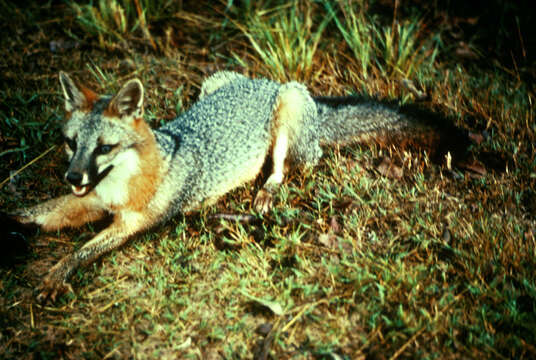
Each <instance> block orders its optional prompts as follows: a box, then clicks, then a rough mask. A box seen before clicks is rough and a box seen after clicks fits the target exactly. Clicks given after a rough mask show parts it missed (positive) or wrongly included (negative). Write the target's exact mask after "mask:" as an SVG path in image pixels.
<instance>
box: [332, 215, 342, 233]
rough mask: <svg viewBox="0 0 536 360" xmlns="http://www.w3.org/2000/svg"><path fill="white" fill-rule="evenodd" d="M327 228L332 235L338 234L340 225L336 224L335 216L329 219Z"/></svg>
mask: <svg viewBox="0 0 536 360" xmlns="http://www.w3.org/2000/svg"><path fill="white" fill-rule="evenodd" d="M329 226H330V228H331V231H333V233H334V234H338V233H340V232H341V230H342V228H341V225H340V224H339V223H338V222H337V217H336V216H332V217H331V219H330V220H329Z"/></svg>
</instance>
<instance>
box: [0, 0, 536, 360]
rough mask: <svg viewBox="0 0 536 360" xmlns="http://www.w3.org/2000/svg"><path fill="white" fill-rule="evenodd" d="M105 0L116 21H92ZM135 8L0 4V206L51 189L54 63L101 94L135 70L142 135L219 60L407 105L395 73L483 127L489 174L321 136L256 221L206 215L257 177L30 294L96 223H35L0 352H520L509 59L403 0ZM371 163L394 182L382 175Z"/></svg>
mask: <svg viewBox="0 0 536 360" xmlns="http://www.w3.org/2000/svg"><path fill="white" fill-rule="evenodd" d="M111 4H116V5H113V6H117V7H120V8H121V9H123V13H124V17H125V19H124V22H125V25H124V27H121V26H119V25H120V23H119V25H118V24H117V23H116V22H115V20H114V19H115V17H114V15H113V13H112V15H111V16H110V17H108V18H106V17H105V15H104V14H105V13H106V12H107V11H108V12H109V11H110V10H111V8H112V5H111ZM139 4H140V7H141V9H142V10H143V21H145V25H142V20H141V18H140V15H139V13H138V12H137V10H136V7H135V3H134V2H123V1H115V2H104V1H103V2H96V1H95V2H90V3H83V4H74V2H67V3H55V2H51V3H45V4H34V5H32V6H29V7H26V8H18V7H17V6H15V5H11V4H7V3H6V4H1V9H2V12H3V14H4V19H3V20H4V21H3V22H2V25H0V26H5V27H6V29H7V28H11V29H18V30H17V31H14V32H13V31H12V33H13V35H12V36H6V37H3V38H2V39H1V40H0V46H1V48H2V50H3V51H4V54H5V56H3V57H2V58H0V66H1V67H2V69H4V70H5V71H4V74H3V77H4V80H3V81H2V82H0V100H1V101H0V104H1V105H0V129H1V131H0V161H2V164H3V166H2V168H1V169H0V181H3V180H4V179H9V176H10V173H11V172H12V171H14V170H17V169H20V168H22V167H24V166H25V165H28V164H31V165H29V166H28V167H26V168H25V169H24V170H23V171H21V172H20V173H19V174H18V175H17V176H16V177H15V178H14V179H11V180H8V182H7V183H6V184H5V185H3V186H2V187H1V188H0V199H1V200H0V203H1V204H2V209H3V210H11V209H14V208H16V207H18V206H27V205H30V204H34V203H37V202H39V201H42V200H44V199H47V198H50V197H52V196H56V195H58V194H61V193H65V192H67V189H65V186H64V185H63V180H62V176H63V172H64V169H65V163H64V161H63V152H62V149H61V136H60V128H61V122H62V120H61V119H62V117H63V112H62V109H63V100H62V97H61V94H60V89H59V83H58V79H57V72H58V70H60V69H61V70H65V71H67V72H69V73H70V74H72V75H73V77H75V78H77V79H79V80H80V81H81V82H83V83H84V84H86V85H87V86H89V87H91V88H93V89H95V90H97V91H100V92H112V91H116V90H117V89H119V88H120V86H121V84H122V83H123V82H124V81H125V80H126V79H128V78H131V77H134V76H136V77H139V78H140V79H141V80H142V82H143V83H144V85H145V87H146V108H145V109H146V115H147V121H149V123H151V125H154V126H158V125H160V124H161V123H164V122H166V121H169V120H171V119H172V118H173V117H174V116H176V115H177V113H180V112H181V111H184V110H185V109H187V108H188V107H189V106H190V105H191V104H192V103H193V102H194V101H195V99H196V96H197V94H198V92H199V88H200V83H201V81H202V79H203V78H204V77H205V76H207V75H209V74H210V73H211V72H213V71H215V70H216V69H233V70H238V71H241V72H243V73H247V74H249V75H252V76H256V77H259V76H268V77H270V78H273V79H276V80H281V81H288V80H299V81H303V82H305V83H306V84H307V86H308V87H309V88H310V89H311V92H313V93H314V94H334V95H343V94H348V93H356V92H366V93H368V94H371V95H375V96H380V97H388V98H399V99H402V100H403V101H405V102H412V101H416V100H415V98H414V96H413V94H412V93H410V92H409V91H408V90H407V89H406V88H405V87H404V86H403V84H402V83H401V82H400V80H403V79H408V80H410V81H412V82H413V83H414V84H415V86H416V87H417V88H418V89H419V90H422V91H423V92H425V93H426V95H427V97H426V99H425V100H424V101H423V105H424V106H426V107H428V108H430V109H432V110H434V111H437V112H440V113H442V114H447V115H450V116H452V117H453V118H454V119H455V121H456V123H457V125H459V126H461V127H464V128H466V129H469V130H470V131H472V132H474V133H476V134H482V138H483V140H482V142H481V143H480V144H475V145H474V149H473V153H474V154H475V155H476V156H477V158H479V159H480V161H481V162H482V163H483V164H484V167H485V168H486V173H485V174H483V175H481V174H478V173H474V172H471V171H468V170H464V169H453V170H450V169H448V168H447V166H446V165H445V164H433V163H431V162H430V161H429V160H428V158H427V156H426V154H422V153H418V152H406V153H404V152H402V151H398V150H396V149H385V148H380V147H377V146H374V145H356V146H350V147H341V148H326V149H325V154H326V155H325V157H324V158H323V159H322V161H321V163H320V164H319V166H318V167H317V168H315V169H313V170H310V169H309V170H307V169H292V170H291V171H290V172H289V174H288V176H287V178H286V181H285V184H284V186H282V188H281V190H280V191H279V193H278V194H277V199H276V207H275V209H274V210H273V211H272V212H271V213H270V214H268V215H267V216H265V217H264V218H262V219H259V221H257V222H254V223H252V224H237V223H234V222H229V221H223V220H214V219H213V215H215V214H219V213H236V214H244V213H246V214H249V213H253V211H252V210H251V203H252V199H253V198H254V196H255V194H256V191H257V190H258V189H259V186H260V182H259V181H257V182H255V183H252V184H248V185H246V186H243V187H241V188H239V189H236V190H235V191H233V192H232V193H230V194H228V195H226V196H225V197H223V198H222V199H221V200H220V201H219V202H218V203H217V204H216V205H214V206H213V207H209V208H205V209H202V210H201V211H200V212H198V213H194V214H187V215H185V216H179V217H177V218H175V219H173V220H172V221H171V222H169V223H168V224H166V225H165V226H162V227H159V228H156V229H153V230H152V231H150V232H148V233H146V234H142V235H139V236H137V237H135V238H134V239H132V241H131V242H130V243H129V244H128V245H127V246H125V247H123V248H122V249H120V250H117V251H114V252H113V253H111V254H109V255H106V256H105V257H103V259H102V260H100V261H98V262H96V263H95V264H93V265H91V266H89V267H88V268H86V269H81V270H79V271H78V272H77V273H76V274H75V276H74V277H73V279H72V284H73V286H74V289H75V293H74V294H67V295H65V296H63V297H61V298H60V299H59V300H58V301H57V302H56V303H54V304H47V305H46V306H43V305H39V304H38V303H37V302H36V301H35V295H36V294H35V291H34V289H35V288H36V287H37V286H38V285H39V284H40V282H41V280H42V277H43V274H45V273H46V271H47V269H48V268H49V267H50V266H52V265H53V264H54V263H56V262H57V261H58V259H59V258H61V257H62V256H64V255H65V254H67V253H70V252H72V251H73V250H74V249H75V248H78V247H80V246H81V245H82V244H83V243H84V242H85V241H87V240H88V239H90V238H91V237H92V236H93V235H94V234H95V233H96V231H97V229H95V228H94V227H92V226H85V227H83V228H82V229H79V230H68V231H62V232H59V233H51V234H40V235H39V236H37V237H35V238H33V239H31V247H30V252H29V254H28V255H27V256H26V257H25V258H24V259H23V260H22V261H20V262H19V263H18V264H17V265H16V266H2V267H0V354H2V355H0V357H3V358H22V359H24V358H45V359H48V358H50V359H56V358H89V359H93V358H135V359H145V358H163V359H167V358H194V359H195V358H199V359H217V358H225V359H242V358H273V359H287V358H288V359H290V358H292V359H309V358H318V359H324V358H327V359H338V358H342V359H359V358H391V359H396V358H423V359H438V358H493V359H495V358H499V359H500V358H534V357H535V356H536V336H535V334H536V331H535V330H536V275H535V272H534V269H535V268H536V240H535V238H536V219H535V217H534V214H535V213H536V207H535V205H534V204H536V192H535V190H534V189H535V188H536V171H535V168H536V157H535V156H536V155H535V154H536V151H535V148H534V144H535V143H536V125H535V122H534V120H533V118H534V107H533V104H534V101H535V98H534V91H533V85H531V84H530V83H529V82H526V81H525V80H523V79H524V78H523V77H522V76H521V75H522V74H523V73H524V71H526V70H524V69H523V68H521V67H519V68H517V69H516V68H512V69H510V68H508V67H506V66H505V65H501V64H500V63H498V62H495V65H491V66H490V65H489V64H488V65H486V66H483V62H478V61H474V62H473V63H467V62H464V61H463V60H461V59H460V58H457V57H456V55H455V51H453V48H455V47H456V46H457V45H456V44H457V40H455V39H454V40H453V38H451V37H449V36H450V34H449V32H450V31H451V28H449V24H453V21H454V20H453V19H452V18H449V17H448V14H447V17H446V18H445V19H444V21H443V22H440V21H436V20H437V19H435V18H434V17H433V16H432V15H433V14H432V12H430V9H428V10H429V12H428V13H419V11H416V10H414V9H415V7H414V6H413V5H412V6H409V5H408V6H407V7H404V8H399V9H397V19H396V21H393V16H394V13H393V10H394V9H392V8H389V9H388V11H385V9H383V8H381V9H378V4H376V3H375V2H373V1H370V2H368V1H358V2H355V3H352V4H353V5H352V6H353V7H351V6H350V5H348V3H346V2H335V1H333V2H331V1H328V0H324V1H318V2H301V1H297V2H291V3H288V2H282V1H268V0H267V1H262V2H248V1H246V2H233V1H228V2H221V3H218V4H216V5H215V8H214V9H208V8H206V7H205V6H203V5H202V4H188V5H184V6H182V8H180V7H179V5H177V4H178V3H177V4H175V3H173V4H172V3H168V2H166V1H155V2H145V1H141V0H140V2H139ZM410 5H411V4H410ZM153 6H154V7H153ZM175 6H176V7H175ZM73 9H75V11H73ZM76 9H79V10H76ZM116 9H117V8H116ZM412 9H413V10H412ZM424 10H426V9H424ZM424 10H423V11H424ZM117 11H119V10H117ZM91 16H94V17H91ZM442 19H443V18H442ZM143 26H145V29H146V30H147V31H146V30H143V29H142V27H143ZM123 29H125V30H123ZM6 31H7V30H6ZM505 31H506V30H505ZM464 40H466V42H467V43H469V44H470V45H471V46H473V47H477V44H475V43H472V39H471V38H467V39H464ZM50 41H57V42H59V43H60V44H63V45H61V46H60V47H59V48H57V49H56V50H55V51H51V50H50ZM151 41H152V42H154V43H155V44H156V47H155V48H153V46H152V45H151ZM501 41H502V40H501ZM76 44H77V45H76ZM478 53H485V49H480V50H479V51H478ZM453 141H455V139H453ZM51 148H52V149H51ZM50 149H51V150H50ZM47 151H49V152H47ZM43 154H44V156H43V157H41V158H39V156H40V155H43ZM36 158H39V159H38V160H37V161H36V162H34V163H31V162H32V160H34V159H36ZM386 159H387V160H389V161H391V163H392V164H394V165H395V166H397V167H398V168H399V170H400V174H401V176H399V177H390V176H385V172H382V171H381V170H380V167H379V164H380V163H382V162H383V161H384V160H386ZM382 174H383V175H382ZM387 175H388V174H387Z"/></svg>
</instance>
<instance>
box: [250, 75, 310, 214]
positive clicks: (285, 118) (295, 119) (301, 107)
mask: <svg viewBox="0 0 536 360" xmlns="http://www.w3.org/2000/svg"><path fill="white" fill-rule="evenodd" d="M315 111H316V107H315V105H314V102H313V100H312V98H311V96H310V95H309V92H308V91H307V89H306V88H305V87H304V86H303V85H301V84H299V83H296V82H290V83H287V84H285V85H282V86H281V89H280V90H279V93H278V97H277V101H276V105H275V107H274V112H273V114H272V121H271V135H272V147H271V159H272V173H271V174H270V176H269V177H268V179H267V180H266V182H265V184H264V185H263V187H262V189H261V190H259V192H258V193H257V196H256V197H255V200H254V202H253V206H254V208H255V209H256V210H257V211H258V212H260V213H263V214H264V213H267V212H268V211H269V210H270V209H271V208H272V205H273V195H274V193H275V192H276V191H277V189H278V188H279V185H281V183H282V182H283V179H284V177H285V161H286V160H287V158H288V155H289V154H291V153H292V151H293V148H296V145H297V144H299V143H300V140H299V139H300V137H301V136H302V133H307V131H303V130H307V129H305V128H304V127H305V126H308V125H310V124H308V123H307V122H308V121H311V120H312V119H313V117H314V116H315V114H314V112H315ZM309 131H312V128H311V129H310V130H309ZM308 145H309V146H312V144H308Z"/></svg>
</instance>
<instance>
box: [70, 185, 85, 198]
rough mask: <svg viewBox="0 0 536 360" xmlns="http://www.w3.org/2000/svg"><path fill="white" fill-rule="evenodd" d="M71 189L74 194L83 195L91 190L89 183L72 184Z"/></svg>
mask: <svg viewBox="0 0 536 360" xmlns="http://www.w3.org/2000/svg"><path fill="white" fill-rule="evenodd" d="M71 190H72V191H73V194H74V195H76V196H79V197H82V196H84V195H86V194H87V193H88V192H89V185H84V186H75V185H71Z"/></svg>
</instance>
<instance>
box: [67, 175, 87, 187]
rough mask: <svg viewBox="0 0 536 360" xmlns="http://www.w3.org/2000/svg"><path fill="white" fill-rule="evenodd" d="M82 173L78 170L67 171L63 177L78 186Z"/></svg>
mask: <svg viewBox="0 0 536 360" xmlns="http://www.w3.org/2000/svg"><path fill="white" fill-rule="evenodd" d="M83 178H84V175H82V174H81V173H79V172H68V173H67V174H65V179H66V180H67V181H68V182H69V183H70V184H72V185H74V186H80V185H81V184H82V179H83Z"/></svg>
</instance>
